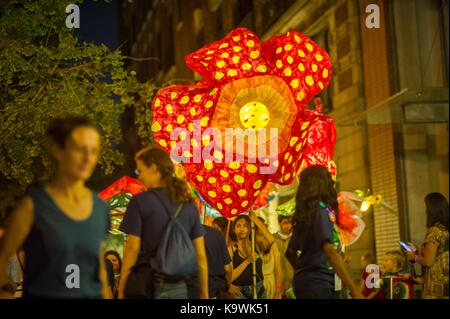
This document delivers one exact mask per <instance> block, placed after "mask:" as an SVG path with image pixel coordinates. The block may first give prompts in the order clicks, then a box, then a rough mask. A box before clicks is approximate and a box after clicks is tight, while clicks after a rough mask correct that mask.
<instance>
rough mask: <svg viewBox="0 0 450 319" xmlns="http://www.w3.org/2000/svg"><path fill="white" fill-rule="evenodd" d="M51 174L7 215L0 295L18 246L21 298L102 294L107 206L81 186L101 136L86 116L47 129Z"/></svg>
mask: <svg viewBox="0 0 450 319" xmlns="http://www.w3.org/2000/svg"><path fill="white" fill-rule="evenodd" d="M46 136H47V138H48V139H49V145H50V152H51V156H52V159H53V160H54V161H55V165H56V174H55V176H54V178H53V179H51V180H50V181H49V182H48V183H42V184H34V185H32V186H30V187H29V189H28V190H27V193H26V196H25V197H24V198H23V199H22V200H21V201H20V202H19V204H18V205H17V207H16V208H15V210H14V211H13V213H12V215H11V219H10V222H9V225H8V227H7V229H6V232H5V236H4V240H3V242H2V243H1V246H0V298H2V297H4V298H5V297H6V298H7V297H12V295H10V294H8V290H9V283H8V280H7V278H5V275H4V274H6V271H5V270H6V265H7V260H8V258H9V257H10V256H11V255H13V254H14V253H15V251H16V250H17V249H18V248H19V247H20V246H21V245H23V247H24V250H25V269H24V283H23V297H24V298H52V299H56V298H102V297H111V296H110V292H109V290H108V285H107V280H106V271H105V266H104V259H103V258H104V257H103V253H102V251H101V243H102V241H103V240H104V239H105V236H106V234H107V231H108V228H109V208H108V205H107V204H106V203H105V202H104V201H103V200H102V199H100V198H99V197H98V196H96V195H95V194H94V193H93V192H92V191H91V190H90V189H88V188H87V187H86V186H85V181H86V180H87V179H88V178H89V177H90V176H91V175H92V172H93V171H94V169H95V167H96V165H97V160H98V154H99V150H100V134H99V131H98V129H97V128H96V127H95V125H94V124H92V123H91V122H90V121H89V120H87V119H85V118H82V117H67V118H62V119H56V120H53V122H52V123H51V124H50V126H49V128H48V129H47V132H46Z"/></svg>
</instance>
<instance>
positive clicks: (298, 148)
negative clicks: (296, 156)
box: [295, 143, 302, 152]
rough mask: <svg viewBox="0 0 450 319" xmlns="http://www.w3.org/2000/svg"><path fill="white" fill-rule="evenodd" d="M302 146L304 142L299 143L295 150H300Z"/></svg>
mask: <svg viewBox="0 0 450 319" xmlns="http://www.w3.org/2000/svg"><path fill="white" fill-rule="evenodd" d="M301 148H302V143H298V145H297V147H296V148H295V150H296V151H297V152H299V151H300V149H301Z"/></svg>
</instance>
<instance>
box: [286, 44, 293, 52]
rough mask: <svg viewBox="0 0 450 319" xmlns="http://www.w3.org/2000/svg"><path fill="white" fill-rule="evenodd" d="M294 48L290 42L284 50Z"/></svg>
mask: <svg viewBox="0 0 450 319" xmlns="http://www.w3.org/2000/svg"><path fill="white" fill-rule="evenodd" d="M291 49H292V45H290V44H286V45H285V46H284V50H286V51H289V50H291Z"/></svg>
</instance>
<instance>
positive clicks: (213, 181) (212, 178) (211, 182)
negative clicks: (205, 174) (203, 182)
mask: <svg viewBox="0 0 450 319" xmlns="http://www.w3.org/2000/svg"><path fill="white" fill-rule="evenodd" d="M208 182H209V183H210V184H214V183H215V182H216V178H215V177H210V178H208Z"/></svg>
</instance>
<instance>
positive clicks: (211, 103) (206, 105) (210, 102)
mask: <svg viewBox="0 0 450 319" xmlns="http://www.w3.org/2000/svg"><path fill="white" fill-rule="evenodd" d="M211 106H213V102H212V101H208V102H206V104H205V107H206V108H207V109H209V108H210V107H211Z"/></svg>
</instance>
